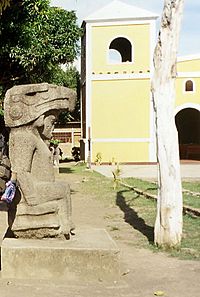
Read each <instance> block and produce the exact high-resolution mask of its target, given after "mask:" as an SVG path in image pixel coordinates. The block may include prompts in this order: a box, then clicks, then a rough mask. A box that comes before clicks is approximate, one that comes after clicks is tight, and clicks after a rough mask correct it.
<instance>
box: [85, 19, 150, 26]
mask: <svg viewBox="0 0 200 297" xmlns="http://www.w3.org/2000/svg"><path fill="white" fill-rule="evenodd" d="M152 20H153V21H154V20H155V19H145V18H144V19H142V20H141V19H135V20H133V19H131V20H130V19H124V20H113V21H109V20H108V21H103V22H102V21H101V20H100V21H97V22H95V21H88V20H87V21H86V24H88V23H89V24H91V25H92V26H93V27H102V26H103V27H104V26H106V27H107V26H123V25H137V24H138V25H141V24H144V25H145V24H149V23H150V22H151V21H152Z"/></svg>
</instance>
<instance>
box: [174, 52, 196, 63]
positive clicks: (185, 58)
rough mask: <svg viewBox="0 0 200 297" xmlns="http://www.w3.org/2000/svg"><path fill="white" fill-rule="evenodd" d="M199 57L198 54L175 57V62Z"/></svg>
mask: <svg viewBox="0 0 200 297" xmlns="http://www.w3.org/2000/svg"><path fill="white" fill-rule="evenodd" d="M198 59H200V54H194V55H187V56H180V57H178V58H177V62H184V61H192V60H198Z"/></svg>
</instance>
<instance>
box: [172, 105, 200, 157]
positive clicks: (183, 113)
mask: <svg viewBox="0 0 200 297" xmlns="http://www.w3.org/2000/svg"><path fill="white" fill-rule="evenodd" d="M175 122H176V127H177V130H178V137H179V148H180V159H182V160H184V159H185V160H200V111H199V110H197V109H195V108H185V109H182V110H180V111H179V112H178V113H177V114H176V116H175Z"/></svg>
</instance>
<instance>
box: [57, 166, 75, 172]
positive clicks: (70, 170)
mask: <svg viewBox="0 0 200 297" xmlns="http://www.w3.org/2000/svg"><path fill="white" fill-rule="evenodd" d="M73 172H74V170H73V169H71V168H68V167H65V168H59V173H73Z"/></svg>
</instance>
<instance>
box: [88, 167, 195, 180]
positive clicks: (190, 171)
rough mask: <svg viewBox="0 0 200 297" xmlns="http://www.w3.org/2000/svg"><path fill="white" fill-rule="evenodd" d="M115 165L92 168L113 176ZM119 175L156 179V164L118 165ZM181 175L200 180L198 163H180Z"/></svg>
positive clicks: (107, 175)
mask: <svg viewBox="0 0 200 297" xmlns="http://www.w3.org/2000/svg"><path fill="white" fill-rule="evenodd" d="M116 168H117V166H112V165H100V166H95V165H94V166H92V169H93V170H94V171H96V172H99V173H100V174H102V175H104V176H106V177H113V174H112V172H113V171H115V170H116ZM119 168H120V170H121V175H120V176H121V177H122V178H125V177H135V178H144V179H146V178H147V179H157V165H120V166H119ZM181 176H182V179H183V180H200V163H191V164H184V163H183V164H181Z"/></svg>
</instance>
